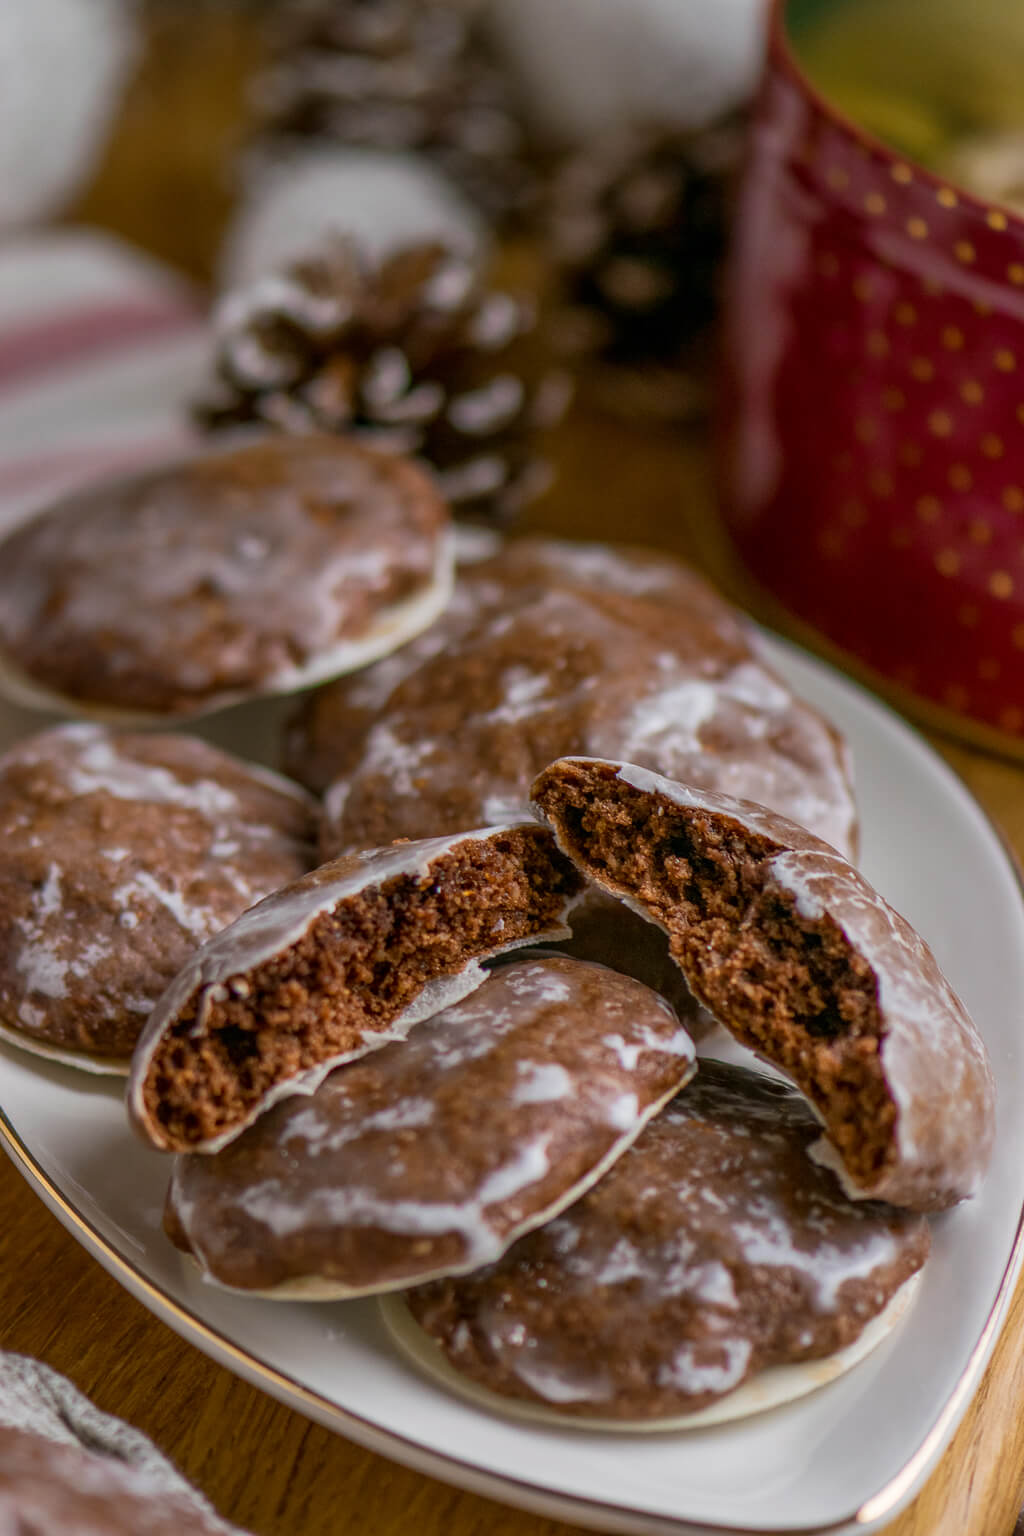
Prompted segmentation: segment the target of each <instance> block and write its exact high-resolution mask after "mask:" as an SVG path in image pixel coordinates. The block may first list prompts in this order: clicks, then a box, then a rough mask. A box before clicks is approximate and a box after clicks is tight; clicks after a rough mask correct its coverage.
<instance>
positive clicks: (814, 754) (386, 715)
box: [285, 539, 856, 856]
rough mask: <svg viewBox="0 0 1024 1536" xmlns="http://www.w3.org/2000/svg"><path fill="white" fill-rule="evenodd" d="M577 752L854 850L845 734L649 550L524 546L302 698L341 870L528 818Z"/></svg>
mask: <svg viewBox="0 0 1024 1536" xmlns="http://www.w3.org/2000/svg"><path fill="white" fill-rule="evenodd" d="M575 753H585V754H587V755H593V756H605V757H613V756H614V757H616V758H622V759H625V760H628V761H631V762H639V763H642V764H644V765H645V766H647V767H650V768H652V769H654V770H655V771H657V772H659V773H665V774H669V775H670V776H672V777H674V778H682V779H684V780H686V781H687V782H692V783H699V784H706V785H707V786H708V787H709V788H713V789H717V790H719V791H721V792H723V793H728V794H735V795H740V796H743V797H745V798H749V799H754V800H757V801H758V802H759V803H761V804H765V805H771V806H773V807H774V808H776V809H777V810H780V811H783V812H784V813H785V814H786V815H788V816H791V817H792V818H793V819H794V820H796V821H799V822H801V823H803V824H804V825H806V826H809V827H810V828H811V829H812V830H813V831H815V832H816V833H817V834H818V835H819V836H821V837H824V838H826V839H827V840H828V841H829V842H831V843H833V844H834V845H835V846H836V847H838V848H839V849H840V850H841V851H843V852H846V853H852V852H853V851H854V848H855V844H856V813H855V806H854V800H853V792H852V788H851V781H850V770H849V762H848V756H847V753H846V749H845V747H844V745H843V743H842V740H841V738H840V737H839V735H838V733H837V732H836V731H835V730H834V729H833V728H832V727H831V726H830V725H829V724H828V723H827V722H826V721H825V720H824V719H823V718H822V717H821V716H820V715H819V714H818V713H817V711H816V710H814V709H813V708H811V706H809V705H807V704H805V703H803V702H802V701H801V700H800V699H798V698H797V697H796V696H795V695H794V694H793V693H792V691H791V690H790V689H789V688H788V687H787V686H786V685H785V684H784V683H783V681H782V680H781V679H780V678H779V677H777V676H776V675H775V673H774V672H773V671H772V669H771V668H770V667H769V666H768V665H767V664H766V663H765V662H764V661H762V660H761V658H760V657H759V655H758V654H757V650H756V643H755V640H754V637H753V632H752V631H751V630H750V629H749V627H748V626H747V625H746V624H745V623H744V622H743V621H742V619H741V618H740V616H739V615H738V614H737V613H736V612H735V611H734V610H733V609H731V608H730V607H729V606H728V604H726V603H725V602H724V601H723V600H722V599H721V598H720V597H719V596H718V595H717V593H715V592H714V591H713V590H712V588H711V587H709V586H708V585H707V583H706V582H704V581H703V580H702V579H701V578H700V577H699V576H698V575H697V574H696V573H695V572H693V571H691V570H690V569H689V568H688V567H687V566H685V565H683V564H682V563H681V562H679V561H678V560H675V559H673V558H672V557H671V556H669V555H664V554H655V553H653V552H651V551H640V550H630V549H620V548H616V547H612V546H606V545H599V544H571V543H564V542H560V541H557V540H546V539H524V540H521V541H517V542H514V543H512V544H510V545H508V546H507V547H506V548H505V549H504V550H502V551H499V553H498V554H496V555H495V556H494V557H493V558H491V559H489V560H484V561H481V562H479V563H477V564H475V565H473V566H472V567H470V568H468V569H465V570H464V571H462V572H460V576H459V580H458V582H457V584H456V589H455V594H454V597H453V600H452V603H451V605H450V606H449V608H448V610H447V611H446V612H445V614H444V615H443V616H442V618H441V619H440V620H439V621H438V623H437V624H435V625H434V627H433V628H432V629H430V630H428V631H426V632H425V633H424V634H422V635H421V636H420V637H419V638H418V639H417V640H415V641H414V642H413V643H412V644H411V645H409V646H407V647H406V648H405V649H404V650H402V651H400V652H398V653H396V654H395V655H394V656H393V657H391V658H389V659H388V660H386V661H384V662H382V663H378V664H377V665H376V666H374V667H371V668H369V669H368V670H366V671H365V672H363V673H361V674H359V676H357V677H353V678H351V679H343V680H340V681H339V682H337V683H336V684H334V685H331V686H329V687H327V688H324V689H322V690H320V691H319V692H318V693H316V694H314V695H313V696H312V697H311V698H310V699H309V700H308V701H306V702H305V703H304V705H303V706H302V707H301V710H300V713H299V715H298V717H297V718H296V720H294V721H293V722H292V725H291V728H290V730H289V733H288V739H287V750H286V759H285V760H286V764H287V766H288V768H289V771H291V772H293V773H294V774H295V775H296V777H298V778H299V779H300V780H302V782H304V783H307V784H309V785H310V786H311V787H312V788H314V789H316V790H317V791H323V790H326V791H327V794H326V804H327V818H326V825H325V833H324V842H323V851H324V854H325V856H326V855H327V854H333V853H336V852H339V851H342V850H347V849H352V848H357V847H367V846H375V845H378V844H381V843H384V842H386V841H389V840H390V839H392V838H395V837H433V836H441V835H444V834H446V833H450V832H454V831H457V830H458V829H459V828H460V827H468V826H482V825H484V824H485V823H486V822H488V821H495V820H499V819H502V818H503V817H507V816H509V815H516V814H520V813H521V811H522V809H523V808H524V806H525V805H526V804H527V802H528V799H529V787H530V783H531V781H532V779H533V777H534V775H535V774H537V773H539V772H540V770H541V769H542V768H543V767H545V766H546V765H547V764H548V763H549V762H551V761H553V759H554V758H556V757H564V756H567V755H570V754H575ZM332 780H333V786H332Z"/></svg>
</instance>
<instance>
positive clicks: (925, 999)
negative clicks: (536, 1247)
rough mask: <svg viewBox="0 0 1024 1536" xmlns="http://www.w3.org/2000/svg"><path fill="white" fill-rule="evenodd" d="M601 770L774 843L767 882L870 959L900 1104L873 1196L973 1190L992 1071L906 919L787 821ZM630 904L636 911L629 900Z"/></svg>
mask: <svg viewBox="0 0 1024 1536" xmlns="http://www.w3.org/2000/svg"><path fill="white" fill-rule="evenodd" d="M574 761H578V762H581V763H586V762H588V761H591V762H593V761H597V760H596V759H589V760H588V759H584V758H578V759H575V760H574ZM605 766H606V767H609V768H611V769H613V770H614V772H615V773H616V774H617V776H618V777H619V778H620V779H621V780H622V781H623V782H624V783H627V784H630V785H632V786H633V787H634V788H635V789H638V790H640V791H642V792H643V793H645V794H651V795H661V796H663V797H665V798H666V799H667V800H669V801H670V802H672V803H674V804H676V805H679V806H681V807H683V808H684V809H687V810H697V811H705V812H709V813H710V814H712V815H715V816H722V817H725V818H728V819H730V820H733V821H735V822H738V823H739V825H740V826H742V827H743V828H745V829H746V830H747V831H749V832H751V833H753V834H754V835H755V836H756V837H758V838H764V839H767V840H768V841H769V842H770V843H772V844H774V845H776V847H777V848H778V852H777V853H776V854H775V855H774V856H773V857H772V859H771V861H770V863H769V865H768V867H767V873H768V876H769V878H770V880H771V881H772V883H774V884H775V885H776V886H777V888H778V889H779V890H780V891H785V892H787V893H788V894H789V895H790V896H792V897H793V900H794V906H795V910H796V911H797V913H798V914H799V915H801V916H803V917H804V918H807V919H809V920H811V921H819V920H822V919H824V918H825V917H826V916H827V917H829V918H830V919H831V920H832V921H834V922H835V923H836V924H837V925H838V927H839V928H840V930H841V931H842V933H843V935H844V937H845V938H846V940H847V942H848V943H849V944H850V945H851V947H852V948H853V949H854V950H856V951H857V952H858V953H859V954H860V955H862V956H863V958H864V959H865V960H867V962H868V963H869V965H870V966H871V969H872V971H873V972H874V975H875V977H876V979H877V983H878V1002H879V1007H880V1011H881V1016H882V1020H883V1028H884V1036H883V1038H882V1042H881V1049H880V1055H881V1061H882V1065H883V1068H884V1072H885V1080H886V1084H887V1087H888V1089H889V1093H890V1095H891V1097H892V1098H893V1100H894V1102H895V1104H896V1106H897V1110H898V1114H897V1120H896V1128H895V1133H894V1134H895V1144H896V1164H895V1166H894V1167H893V1168H892V1169H890V1170H889V1171H888V1172H887V1173H886V1174H884V1175H883V1177H882V1179H881V1180H880V1181H879V1182H876V1183H874V1184H872V1185H871V1186H870V1193H871V1195H872V1196H875V1197H877V1198H879V1199H887V1200H891V1201H893V1202H894V1203H896V1204H901V1203H909V1204H911V1205H916V1204H917V1203H919V1202H920V1201H921V1200H922V1199H924V1200H928V1199H929V1198H932V1199H934V1198H938V1197H941V1196H942V1194H943V1190H944V1189H946V1191H947V1194H948V1192H950V1191H953V1192H955V1193H954V1198H959V1199H963V1198H965V1197H966V1196H969V1195H970V1194H972V1193H974V1192H975V1190H976V1189H977V1187H978V1184H979V1182H980V1179H981V1178H982V1176H983V1174H984V1170H985V1167H986V1165H987V1161H988V1150H989V1147H990V1145H991V1138H992V1132H993V1123H994V1103H995V1087H994V1082H993V1078H992V1071H991V1066H990V1064H989V1061H988V1055H987V1052H986V1050H985V1046H984V1043H983V1042H982V1040H981V1038H980V1036H979V1035H978V1033H977V1030H976V1029H975V1027H974V1025H973V1023H972V1022H971V1019H970V1017H969V1015H968V1013H967V1010H966V1009H965V1007H964V1005H963V1003H962V1002H961V1000H960V999H959V998H958V997H957V995H956V993H955V992H954V991H953V989H952V987H951V986H950V985H949V983H948V981H947V980H946V978H945V977H944V976H943V975H942V973H941V971H940V970H939V967H938V965H937V963H936V961H935V958H934V956H933V955H932V953H931V950H930V949H929V948H928V946H927V944H926V943H925V942H924V940H923V939H922V938H921V937H920V936H919V935H918V934H917V933H915V932H914V930H913V929H912V928H911V926H910V924H909V923H908V922H907V921H906V919H905V918H903V917H901V916H900V914H899V913H897V912H895V911H894V910H893V908H892V907H890V906H889V904H888V903H887V902H886V901H885V900H884V898H883V897H882V896H880V895H879V894H878V892H876V891H875V890H874V889H873V888H872V887H871V886H870V885H869V884H868V882H867V881H866V880H865V879H864V877H863V876H862V875H861V874H860V872H859V871H858V870H857V869H855V868H854V867H853V866H852V865H851V864H849V863H848V862H847V860H846V859H844V858H843V857H842V856H841V855H840V854H838V853H837V852H836V850H835V849H834V848H831V847H829V846H828V844H826V843H824V842H823V841H822V840H821V839H819V838H817V837H815V836H814V834H813V833H811V832H809V831H807V829H806V828H804V827H802V826H797V825H795V824H794V823H793V822H790V821H788V820H787V819H786V818H785V817H783V816H780V815H777V814H776V813H775V812H773V811H770V810H767V809H765V808H764V807H763V806H759V805H753V804H750V803H749V802H743V801H738V800H735V799H733V798H731V797H729V796H726V795H721V794H715V793H712V792H710V791H707V790H702V789H697V788H694V787H692V786H690V785H685V784H679V783H675V782H673V781H672V780H669V779H666V778H664V777H663V776H661V775H659V774H656V773H653V772H651V771H650V770H648V769H646V768H641V767H638V766H636V765H635V764H629V763H605ZM629 905H630V906H631V907H633V908H634V910H640V908H639V906H638V904H637V903H636V902H635V900H634V899H633V898H629ZM642 915H643V914H642ZM721 1022H722V1023H723V1024H725V1025H726V1026H728V1023H729V1021H728V1020H727V1019H722V1020H721ZM938 1106H941V1108H939V1107H938ZM929 1189H930V1190H931V1191H932V1195H931V1197H929V1195H928V1191H929Z"/></svg>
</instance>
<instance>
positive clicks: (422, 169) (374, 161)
mask: <svg viewBox="0 0 1024 1536" xmlns="http://www.w3.org/2000/svg"><path fill="white" fill-rule="evenodd" d="M332 231H337V232H339V233H342V234H345V235H347V236H349V237H350V238H351V239H353V240H354V241H355V243H356V245H357V247H358V248H359V249H360V250H361V251H362V252H363V253H364V254H365V255H366V257H367V259H368V260H370V261H376V260H378V259H379V258H380V257H382V256H386V255H388V254H389V253H390V252H392V251H395V250H398V249H399V248H401V247H402V246H404V245H409V244H411V243H413V242H419V241H423V240H430V239H437V240H440V241H444V242H445V243H446V244H449V245H452V246H454V247H455V249H457V250H459V251H464V252H466V253H467V254H474V253H480V252H482V250H483V247H484V245H485V244H486V239H487V237H486V233H485V230H484V225H483V222H482V221H481V219H480V217H479V215H478V214H477V213H476V212H475V211H474V210H473V209H472V207H471V206H470V205H469V203H467V202H466V201H465V199H464V198H463V197H462V196H461V194H460V193H459V192H457V191H456V190H455V188H454V187H453V186H452V185H451V183H450V182H449V181H448V180H446V178H445V177H444V176H443V175H442V174H441V173H440V172H439V171H437V170H435V169H434V167H433V166H431V165H428V164H427V163H425V162H424V161H422V160H420V159H417V158H416V157H415V156H413V155H404V154H403V155H397V154H393V153H390V152H388V151H385V150H370V149H337V148H331V149H327V148H322V149H310V150H303V151H301V152H297V153H295V154H292V155H289V157H288V158H287V159H285V160H282V161H280V162H279V163H276V164H275V165H273V167H271V168H268V169H266V170H265V171H263V172H262V173H261V174H259V175H258V176H256V177H255V178H254V179H253V184H252V186H251V187H250V188H249V190H248V192H247V193H246V195H245V196H244V197H243V199H242V203H241V206H240V208H239V210H238V212H237V213H236V215H235V218H234V220H233V221H232V224H231V226H230V228H229V230H228V233H227V237H226V240H225V244H224V248H223V250H222V252H221V259H220V262H219V277H220V286H221V287H222V288H224V289H231V288H237V287H241V286H243V285H245V284H247V283H250V282H252V281H253V280H254V279H256V278H259V277H264V276H266V275H267V274H268V273H270V272H277V271H280V270H281V269H282V267H285V266H287V265H288V264H289V263H290V262H291V261H294V260H296V259H297V258H299V257H301V256H304V255H306V254H307V253H308V252H309V251H310V250H311V249H312V248H313V247H314V246H315V245H316V244H317V243H318V242H319V240H320V238H321V236H323V235H325V234H327V233H329V232H332Z"/></svg>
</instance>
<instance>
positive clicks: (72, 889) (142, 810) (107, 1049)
mask: <svg viewBox="0 0 1024 1536" xmlns="http://www.w3.org/2000/svg"><path fill="white" fill-rule="evenodd" d="M315 828H316V807H315V803H314V801H313V799H312V797H311V796H310V795H307V794H306V792H305V790H303V789H300V788H299V786H298V785H297V784H292V783H290V782H289V781H288V780H287V779H284V778H281V777H280V776H279V775H278V774H272V773H268V772H267V771H266V770H265V769H262V768H257V767H255V766H254V765H251V764H249V763H245V762H242V761H241V759H239V758H236V757H232V756H229V754H228V753H226V752H221V751H219V750H218V749H217V748H215V747H211V746H207V744H206V743H205V742H202V741H198V740H196V739H194V738H190V737H187V736H175V735H133V734H126V733H120V734H119V733H115V732H113V731H110V730H108V729H107V728H106V727H105V726H99V725H66V726H58V727H56V728H55V729H53V730H49V731H43V732H40V733H39V734H38V735H36V736H31V737H29V738H27V739H26V740H24V741H22V742H19V743H18V745H17V746H15V747H14V748H12V749H11V750H10V751H9V752H7V753H6V754H5V755H4V757H3V758H0V846H2V849H3V858H2V860H0V1034H3V1035H4V1036H5V1037H6V1038H9V1039H11V1040H12V1041H14V1042H15V1043H16V1044H18V1045H22V1046H25V1047H26V1048H28V1049H30V1050H35V1051H36V1052H38V1053H40V1054H43V1055H47V1056H51V1057H56V1058H57V1059H58V1060H62V1061H66V1062H70V1063H71V1064H72V1065H75V1066H82V1067H87V1068H90V1069H92V1070H94V1071H112V1072H116V1071H121V1072H125V1071H127V1068H128V1059H129V1057H130V1056H131V1053H132V1050H133V1048H134V1046H135V1042H136V1041H137V1039H138V1037H139V1034H140V1032H141V1030H142V1026H143V1024H144V1023H145V1021H146V1018H147V1016H148V1014H149V1012H150V1010H151V1009H152V1007H153V1004H154V1003H155V1002H156V1000H157V998H158V997H159V996H160V994H161V993H162V992H163V991H164V988H165V987H166V986H167V985H168V983H169V982H170V981H171V979H172V978H173V977H174V975H175V974H176V973H177V971H179V970H180V968H181V967H182V965H184V964H185V962H186V960H187V959H188V958H189V956H190V955H191V954H192V953H193V952H194V951H195V950H196V949H197V948H198V947H199V945H200V944H202V943H204V942H205V941H206V940H207V939H209V938H212V936H213V935H214V934H215V933H218V932H219V931H220V930H221V929H222V928H225V927H226V926H227V925H228V923H230V922H233V921H234V919H235V918H236V917H238V916H239V915H240V914H241V913H242V912H244V911H245V909H246V907H250V906H252V904H253V903H254V902H256V901H259V900H261V898H262V897H264V896H267V895H269V894H270V892H271V891H274V890H276V889H277V888H278V886H280V885H284V884H288V883H289V882H291V881H292V880H296V879H298V877H299V876H300V875H302V874H304V873H305V871H306V870H308V869H309V868H310V866H311V864H312V863H313V859H314V850H313V838H314V834H315Z"/></svg>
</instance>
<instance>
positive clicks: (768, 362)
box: [719, 0, 1024, 753]
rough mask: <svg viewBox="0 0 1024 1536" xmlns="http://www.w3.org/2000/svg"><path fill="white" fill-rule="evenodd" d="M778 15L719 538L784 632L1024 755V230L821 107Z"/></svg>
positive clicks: (750, 221)
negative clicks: (728, 544) (722, 531)
mask: <svg viewBox="0 0 1024 1536" xmlns="http://www.w3.org/2000/svg"><path fill="white" fill-rule="evenodd" d="M787 9H788V6H787V3H786V0H775V3H774V4H773V7H772V12H771V18H770V27H769V47H768V58H767V64H766V69H765V75H764V79H763V83H762V88H761V92H760V96H759V100H758V104H757V108H756V112H755V117H754V124H753V129H752V136H751V143H750V149H749V160H748V165H747V169H746V174H745V177H744V180H743V185H742V187H741V190H740V194H739V206H738V212H737V219H736V225H735V233H734V245H733V250H732V254H731V258H730V263H729V270H728V275H727V285H726V304H725V320H724V335H723V379H722V394H721V406H722V421H721V427H722V431H721V435H720V450H721V451H720V457H719V488H720V504H721V509H722V519H723V522H724V527H725V530H726V532H727V535H728V538H729V540H730V542H731V544H732V546H733V549H734V550H735V552H736V554H737V555H738V556H739V559H740V562H741V564H742V566H743V567H745V570H746V572H747V573H748V575H749V576H751V577H753V579H754V582H755V583H756V587H757V589H759V591H760V593H761V594H762V595H763V596H767V598H768V599H769V607H770V609H771V610H772V611H773V612H774V614H775V616H776V617H777V618H778V617H780V616H781V618H782V622H783V624H784V627H788V628H789V629H791V630H792V631H795V632H796V633H797V634H798V635H799V636H801V637H802V638H804V639H806V640H809V642H810V643H811V644H812V645H816V646H817V647H818V648H819V649H824V650H825V651H826V653H828V654H830V655H832V656H833V657H834V658H836V659H838V660H839V661H840V663H841V664H844V665H846V666H847V667H848V668H849V669H850V670H852V671H854V672H856V673H858V674H859V675H861V676H862V677H863V678H864V679H865V680H866V681H868V682H869V683H871V684H873V685H874V686H876V687H878V688H879V689H880V690H881V691H882V692H887V693H889V694H890V695H891V696H893V697H894V698H895V699H896V701H897V702H898V703H901V704H902V705H904V706H906V707H908V708H910V709H911V710H912V711H913V712H915V713H917V714H918V715H920V716H922V717H923V718H925V719H926V720H927V721H928V722H929V723H932V724H935V725H938V726H940V727H945V728H951V729H954V730H955V731H957V732H958V733H959V734H963V735H967V736H969V737H970V738H971V739H972V740H975V741H977V742H978V743H979V744H982V745H988V746H994V747H997V748H998V749H1000V750H1007V749H1009V750H1011V751H1014V752H1017V753H1024V219H1022V218H1020V217H1018V216H1017V215H1015V214H1013V213H1012V212H1010V211H1009V210H1007V209H1004V208H1000V207H996V206H994V205H991V204H987V203H984V202H983V201H981V200H979V199H978V198H976V197H973V196H971V195H970V194H969V193H967V192H965V191H963V190H962V189H961V188H959V187H956V186H951V185H950V184H948V183H946V182H943V181H941V180H939V179H938V178H936V177H935V176H933V175H932V174H931V173H929V172H928V171H926V170H924V169H923V168H921V167H919V166H917V165H915V164H913V163H911V162H909V161H907V160H903V159H900V158H899V156H898V155H896V154H895V153H894V152H892V151H891V150H890V149H888V148H887V147H886V146H885V145H884V144H882V143H880V142H878V141H877V140H875V139H873V138H872V137H871V136H870V135H869V134H867V133H865V132H863V131H862V130H861V129H859V128H857V127H856V126H855V125H854V124H853V123H851V122H849V121H848V120H847V119H845V118H844V117H843V116H842V114H841V113H839V112H838V111H837V110H836V109H835V108H833V107H832V106H830V105H829V103H828V102H827V101H826V100H824V99H823V98H822V97H821V96H820V95H819V94H818V92H817V91H816V90H815V88H814V87H813V86H812V84H811V83H810V81H809V80H808V79H807V78H806V76H805V75H804V74H803V72H802V70H801V68H800V65H799V63H798V61H797V59H796V58H795V57H794V54H793V52H792V49H791V47H790V44H789V41H788V38H787V32H786V13H787Z"/></svg>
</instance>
